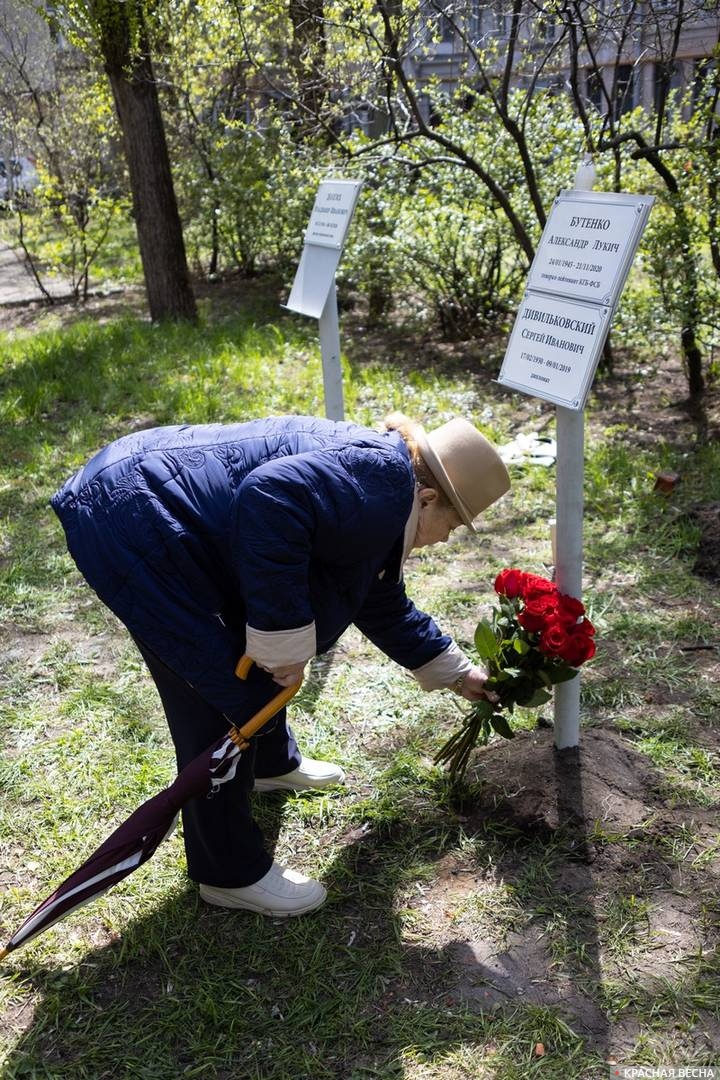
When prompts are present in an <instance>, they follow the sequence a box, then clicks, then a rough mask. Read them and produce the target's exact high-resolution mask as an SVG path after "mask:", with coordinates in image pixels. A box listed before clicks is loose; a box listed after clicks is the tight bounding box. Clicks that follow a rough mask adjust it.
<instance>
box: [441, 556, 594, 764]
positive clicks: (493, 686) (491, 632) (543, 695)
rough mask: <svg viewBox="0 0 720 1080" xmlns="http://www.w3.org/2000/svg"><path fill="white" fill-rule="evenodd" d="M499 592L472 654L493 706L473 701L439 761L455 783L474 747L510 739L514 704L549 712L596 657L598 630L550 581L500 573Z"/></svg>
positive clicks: (477, 634)
mask: <svg viewBox="0 0 720 1080" xmlns="http://www.w3.org/2000/svg"><path fill="white" fill-rule="evenodd" d="M495 591H496V593H497V594H498V597H499V603H498V607H496V608H493V613H492V617H491V619H490V620H487V619H483V620H481V622H479V623H478V626H477V629H476V631H475V648H476V649H477V651H478V653H479V655H480V659H481V660H482V661H483V663H484V664H485V666H486V667H487V669H488V675H489V678H488V680H487V683H486V690H487V691H488V692H489V693H491V694H492V695H493V700H487V699H483V700H482V701H478V702H476V703H475V704H474V705H473V708H472V712H470V713H469V714H468V715H467V716H466V717H465V720H464V723H463V725H462V727H461V728H460V730H459V731H456V732H455V734H454V735H453V736H452V737H451V738H450V739H448V741H447V742H446V743H445V745H444V746H443V747H442V748H441V749H440V751H439V752H438V754H437V756H436V758H435V761H436V762H447V763H448V765H449V769H450V775H451V776H452V778H453V779H459V778H460V777H462V776H463V774H464V772H465V769H466V768H467V763H468V759H469V757H470V754H471V753H472V751H473V749H474V747H475V746H477V745H481V746H484V745H485V743H487V741H488V739H489V737H490V733H491V731H496V732H497V733H498V735H502V736H503V737H504V738H506V739H512V738H513V736H514V732H513V730H512V728H511V727H510V724H509V723H508V720H507V716H506V715H505V714H506V713H512V712H513V710H514V708H515V706H516V705H521V706H523V707H525V708H534V707H537V706H540V705H544V704H545V703H546V702H547V701H549V700H550V698H551V697H552V687H553V686H555V685H556V683H561V682H567V681H568V680H569V679H574V678H575V676H576V675H577V669H578V668H579V667H580V665H581V664H584V663H585V661H586V660H590V659H591V658H592V657H593V656H594V655H595V641H594V634H595V627H594V626H593V624H592V623H591V622H590V620H589V619H588V618H586V617H585V607H584V606H583V604H582V603H581V602H580V601H579V600H576V599H575V597H574V596H566V595H565V594H564V593H561V592H559V591H558V588H557V586H556V585H555V584H554V583H553V582H552V581H548V580H547V579H546V578H543V577H538V576H537V574H527V573H524V572H523V571H522V570H516V569H508V570H501V571H500V573H499V574H498V576H497V578H496V579H495Z"/></svg>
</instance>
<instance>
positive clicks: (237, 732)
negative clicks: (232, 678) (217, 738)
mask: <svg viewBox="0 0 720 1080" xmlns="http://www.w3.org/2000/svg"><path fill="white" fill-rule="evenodd" d="M253 663H254V661H253V660H252V659H251V658H250V657H249V656H247V655H245V656H241V657H240V659H239V660H238V662H237V664H236V665H235V674H236V675H237V677H238V679H247V677H248V672H249V671H250V668H251V667H252V666H253ZM301 686H302V679H299V680H298V681H297V682H295V683H292V685H291V686H284V687H283V688H282V690H281V691H280V693H279V694H276V695H275V697H274V698H271V699H270V701H268V703H267V705H264V706H263V707H262V709H260V711H259V712H256V713H255V715H254V716H251V717H250V719H249V720H248V721H247V722H246V723H244V724H243V725H242V727H235V726H234V725H233V727H232V728H231V730H230V738H231V739H232V740H233V742H235V743H237V745H238V746H240V748H241V749H243V750H244V749H245V748H246V746H247V740H248V739H250V738H251V737H252V736H253V735H254V734H255V733H256V732H257V731H259V730H260V728H261V727H262V726H263V725H264V724H267V722H268V720H270V719H272V717H273V716H274V715H275V713H276V712H279V711H280V709H282V707H283V705H287V703H288V701H289V700H290V698H291V697H294V696H295V694H297V692H298V690H299V689H300V687H301ZM240 740H242V743H243V744H244V745H241V742H240Z"/></svg>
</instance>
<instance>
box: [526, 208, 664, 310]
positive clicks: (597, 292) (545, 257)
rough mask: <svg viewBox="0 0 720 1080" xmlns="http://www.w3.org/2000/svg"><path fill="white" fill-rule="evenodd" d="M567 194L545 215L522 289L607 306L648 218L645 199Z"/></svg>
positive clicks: (619, 283) (628, 266) (622, 279)
mask: <svg viewBox="0 0 720 1080" xmlns="http://www.w3.org/2000/svg"><path fill="white" fill-rule="evenodd" d="M571 194H573V193H570V192H567V193H564V194H563V195H561V196H559V198H557V199H556V201H555V203H554V205H553V208H552V210H551V211H550V215H549V217H548V220H547V224H546V225H545V228H544V229H543V234H542V237H541V240H540V243H539V245H538V249H537V252H536V255H535V258H534V260H533V264H532V266H531V267H530V273H529V275H528V282H527V287H528V288H529V289H542V290H543V291H544V292H551V293H553V294H554V295H555V296H572V297H576V298H577V299H579V300H590V301H591V302H592V303H596V304H605V305H612V304H613V303H614V302H615V300H616V299H617V297H618V296H619V294H620V290H621V289H622V286H623V283H624V281H625V278H626V276H627V271H628V270H629V268H630V263H631V262H632V258H633V255H634V254H635V249H636V248H637V245H638V241H639V239H640V235H641V233H642V229H643V226H644V224H645V221H646V219H647V212H646V210H647V209H649V207H646V205H645V204H646V202H647V199H646V198H645V197H643V196H640V197H639V198H638V197H637V196H632V195H625V196H621V195H610V196H609V197H607V196H606V197H603V196H602V194H597V195H593V194H590V193H589V192H583V193H582V195H581V197H578V195H579V194H580V193H577V194H575V196H574V197H572V198H571V197H569V196H570V195H571ZM639 200H641V201H639Z"/></svg>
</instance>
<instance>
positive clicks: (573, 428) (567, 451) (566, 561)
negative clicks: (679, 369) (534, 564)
mask: <svg viewBox="0 0 720 1080" xmlns="http://www.w3.org/2000/svg"><path fill="white" fill-rule="evenodd" d="M584 437H585V424H584V413H583V410H582V409H577V410H575V409H566V408H564V407H563V406H562V405H558V406H557V490H556V493H555V519H556V520H555V549H556V560H557V561H556V566H555V582H556V584H557V587H558V589H559V590H560V592H562V593H567V594H568V595H569V596H575V597H577V598H578V600H579V599H581V597H582V567H583V481H584V454H585V446H584ZM554 716H555V745H556V747H557V748H558V750H562V749H563V748H564V747H567V746H577V745H578V743H579V741H580V672H578V674H577V675H576V676H575V678H574V679H571V680H570V681H569V682H565V683H560V684H559V685H558V686H556V687H555V708H554Z"/></svg>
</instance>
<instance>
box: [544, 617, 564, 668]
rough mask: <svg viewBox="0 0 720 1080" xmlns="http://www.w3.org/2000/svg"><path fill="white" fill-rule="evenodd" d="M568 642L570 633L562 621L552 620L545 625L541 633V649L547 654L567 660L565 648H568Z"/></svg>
mask: <svg viewBox="0 0 720 1080" xmlns="http://www.w3.org/2000/svg"><path fill="white" fill-rule="evenodd" d="M568 643H569V637H568V633H567V630H566V629H565V627H564V626H563V624H562V623H561V622H552V623H550V624H549V625H548V626H546V627H545V629H544V630H543V632H542V634H541V635H540V644H539V649H540V652H543V653H545V654H546V655H547V656H559V657H561V658H562V659H563V660H565V659H566V656H565V650H566V649H567V648H568ZM569 662H570V661H568V663H569Z"/></svg>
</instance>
